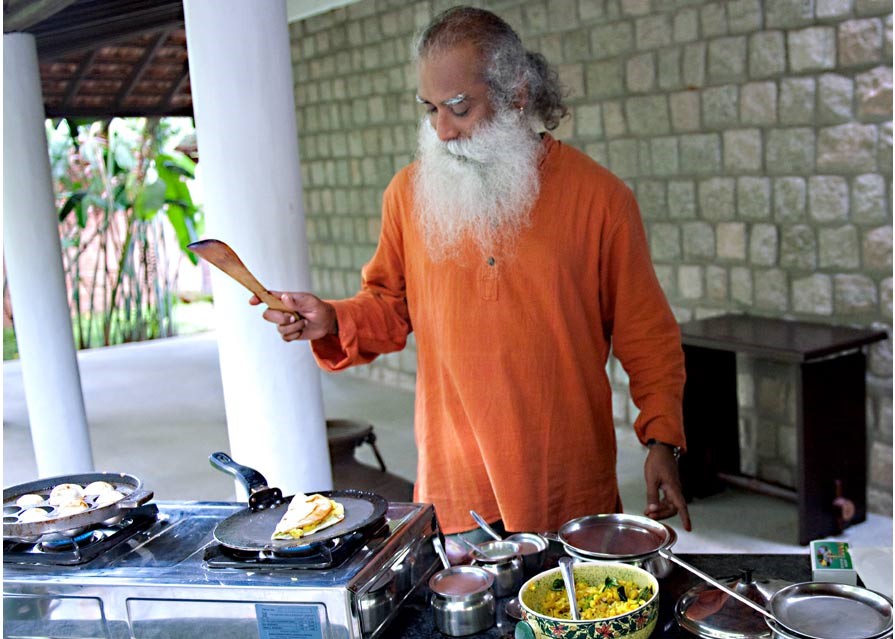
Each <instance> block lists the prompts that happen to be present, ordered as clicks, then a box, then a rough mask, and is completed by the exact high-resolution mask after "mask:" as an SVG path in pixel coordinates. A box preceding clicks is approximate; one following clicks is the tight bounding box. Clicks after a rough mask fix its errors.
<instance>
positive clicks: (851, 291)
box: [833, 274, 879, 315]
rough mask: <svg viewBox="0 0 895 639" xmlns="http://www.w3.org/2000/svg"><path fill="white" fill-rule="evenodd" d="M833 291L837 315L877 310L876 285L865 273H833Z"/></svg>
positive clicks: (874, 311)
mask: <svg viewBox="0 0 895 639" xmlns="http://www.w3.org/2000/svg"><path fill="white" fill-rule="evenodd" d="M833 291H834V292H833V299H834V301H835V305H836V314H837V315H857V314H863V313H877V312H879V308H878V300H879V298H878V296H877V291H876V285H875V284H874V283H873V280H872V279H870V278H869V277H867V276H866V275H846V274H840V275H834V276H833Z"/></svg>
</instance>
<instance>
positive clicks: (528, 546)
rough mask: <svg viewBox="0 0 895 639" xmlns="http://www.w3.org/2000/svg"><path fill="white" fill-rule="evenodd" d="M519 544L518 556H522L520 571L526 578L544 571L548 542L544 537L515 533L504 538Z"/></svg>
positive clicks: (534, 534)
mask: <svg viewBox="0 0 895 639" xmlns="http://www.w3.org/2000/svg"><path fill="white" fill-rule="evenodd" d="M506 541H512V542H515V543H517V544H519V554H520V555H521V556H522V571H523V572H524V573H525V576H526V577H532V576H534V575H536V574H538V573H539V572H541V570H543V569H544V560H545V559H546V557H547V547H548V546H549V545H550V542H548V541H547V539H546V538H545V537H542V536H541V535H538V534H536V533H515V534H513V535H510V536H509V537H507V538H506Z"/></svg>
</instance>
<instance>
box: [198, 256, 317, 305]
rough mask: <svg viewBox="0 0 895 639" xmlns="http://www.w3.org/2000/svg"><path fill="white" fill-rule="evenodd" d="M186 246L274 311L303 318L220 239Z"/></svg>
mask: <svg viewBox="0 0 895 639" xmlns="http://www.w3.org/2000/svg"><path fill="white" fill-rule="evenodd" d="M187 248H188V249H189V250H191V251H192V252H193V253H195V254H196V255H198V256H199V257H201V258H202V259H204V260H206V261H207V262H210V263H211V264H214V265H215V266H216V267H218V268H219V269H220V270H222V271H223V272H224V273H226V274H227V275H229V276H230V277H232V278H233V279H234V280H236V281H237V282H239V283H240V284H242V285H243V286H245V287H246V288H247V289H249V291H251V292H252V293H254V294H255V295H257V296H258V299H259V300H261V301H262V302H264V303H265V304H267V305H268V306H269V307H270V308H272V309H273V310H275V311H283V312H284V313H290V314H292V315H293V316H294V317H295V319H297V320H300V319H303V318H302V316H301V315H300V314H298V313H296V312H295V311H292V310H289V309H288V308H286V305H285V304H283V300H281V299H280V298H279V297H277V296H276V295H274V294H273V293H271V292H270V291H269V290H267V287H265V286H264V285H263V284H261V282H259V281H258V278H256V277H255V276H254V275H252V272H251V271H250V270H249V269H248V268H247V267H246V265H245V264H243V262H242V260H241V259H239V256H238V255H237V254H236V251H234V250H233V249H232V248H230V246H229V245H227V244H225V243H224V242H221V241H220V240H213V239H209V240H199V241H198V242H193V243H192V244H189V245H187Z"/></svg>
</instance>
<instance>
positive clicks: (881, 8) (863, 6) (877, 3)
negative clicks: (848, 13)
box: [855, 0, 892, 16]
mask: <svg viewBox="0 0 895 639" xmlns="http://www.w3.org/2000/svg"><path fill="white" fill-rule="evenodd" d="M891 11H892V3H891V2H889V0H855V13H856V14H858V15H859V16H868V15H885V14H886V13H889V12H891Z"/></svg>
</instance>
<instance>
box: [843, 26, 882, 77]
mask: <svg viewBox="0 0 895 639" xmlns="http://www.w3.org/2000/svg"><path fill="white" fill-rule="evenodd" d="M837 37H838V48H839V66H842V67H850V66H856V65H864V64H876V63H878V62H880V61H881V60H882V54H883V23H882V20H880V19H879V18H868V19H864V20H846V21H845V22H842V23H841V24H840V25H839V29H838V33H837Z"/></svg>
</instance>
